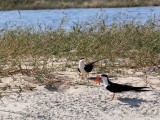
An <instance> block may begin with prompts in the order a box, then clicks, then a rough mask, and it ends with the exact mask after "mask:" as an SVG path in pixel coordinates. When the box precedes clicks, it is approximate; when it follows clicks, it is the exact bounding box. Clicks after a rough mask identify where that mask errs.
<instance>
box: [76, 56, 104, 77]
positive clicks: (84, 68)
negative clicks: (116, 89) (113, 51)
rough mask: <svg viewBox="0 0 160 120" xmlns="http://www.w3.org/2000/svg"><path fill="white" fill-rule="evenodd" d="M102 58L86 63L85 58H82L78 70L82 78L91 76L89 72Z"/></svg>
mask: <svg viewBox="0 0 160 120" xmlns="http://www.w3.org/2000/svg"><path fill="white" fill-rule="evenodd" d="M100 60H102V59H99V60H96V61H94V62H91V63H86V60H85V58H81V59H80V60H79V64H78V71H79V73H80V74H81V76H82V78H87V77H88V76H89V72H91V71H92V70H93V68H94V63H96V62H98V61H100Z"/></svg>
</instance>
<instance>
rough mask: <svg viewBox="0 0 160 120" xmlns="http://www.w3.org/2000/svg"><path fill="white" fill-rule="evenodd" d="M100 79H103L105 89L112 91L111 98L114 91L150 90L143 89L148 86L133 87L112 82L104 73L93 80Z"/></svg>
mask: <svg viewBox="0 0 160 120" xmlns="http://www.w3.org/2000/svg"><path fill="white" fill-rule="evenodd" d="M100 81H103V84H104V86H105V88H106V89H107V90H109V91H110V92H112V93H114V94H113V97H112V100H113V99H114V96H115V93H121V92H126V91H135V92H144V91H151V90H147V89H145V88H149V87H134V86H131V85H124V84H117V83H113V82H111V81H110V80H109V77H108V75H106V74H102V75H101V76H100V77H97V78H96V80H95V82H100Z"/></svg>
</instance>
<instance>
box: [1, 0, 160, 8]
mask: <svg viewBox="0 0 160 120" xmlns="http://www.w3.org/2000/svg"><path fill="white" fill-rule="evenodd" d="M159 5H160V0H0V10H11V9H63V8H93V7H94V8H97V7H100V8H104V7H134V6H159Z"/></svg>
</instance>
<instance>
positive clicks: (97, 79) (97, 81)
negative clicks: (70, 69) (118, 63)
mask: <svg viewBox="0 0 160 120" xmlns="http://www.w3.org/2000/svg"><path fill="white" fill-rule="evenodd" d="M87 79H88V80H92V81H93V82H95V83H99V84H100V82H101V80H102V78H101V77H90V78H87Z"/></svg>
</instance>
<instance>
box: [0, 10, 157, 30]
mask: <svg viewBox="0 0 160 120" xmlns="http://www.w3.org/2000/svg"><path fill="white" fill-rule="evenodd" d="M98 16H99V18H98V20H100V19H105V18H107V19H106V23H107V24H108V25H111V24H112V23H113V21H118V22H123V21H124V20H125V21H130V20H134V21H135V22H137V23H139V24H144V23H145V22H146V21H147V20H148V19H154V18H156V21H160V7H133V8H103V9H100V8H90V9H86V8H85V9H63V10H60V9H54V10H50V9H49V10H19V11H18V10H12V11H0V29H3V28H6V29H11V28H14V27H15V26H22V27H30V26H34V27H36V26H37V25H41V26H42V27H44V26H51V27H54V28H57V27H58V26H59V24H60V22H61V20H62V18H65V20H66V21H67V22H66V23H65V24H64V28H65V29H70V27H71V26H72V25H73V24H74V23H81V22H84V21H91V20H93V19H95V18H96V17H98ZM157 24H159V23H157Z"/></svg>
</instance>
